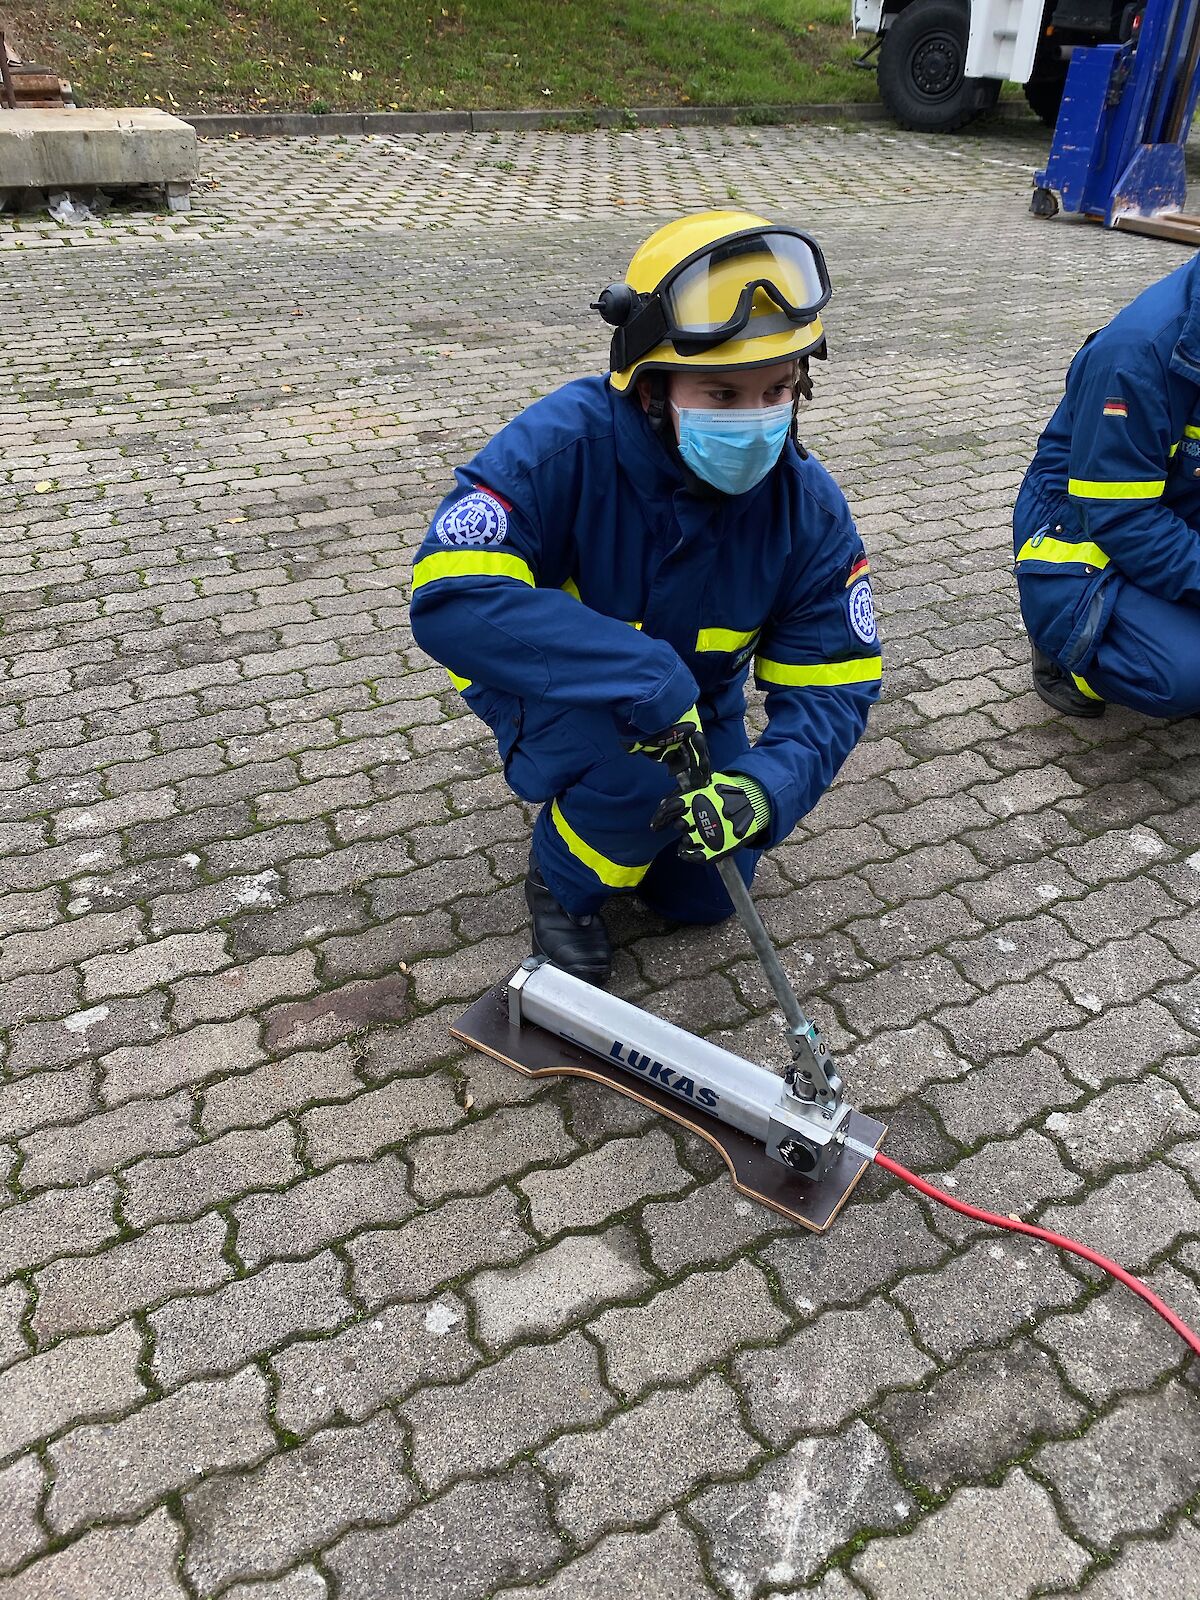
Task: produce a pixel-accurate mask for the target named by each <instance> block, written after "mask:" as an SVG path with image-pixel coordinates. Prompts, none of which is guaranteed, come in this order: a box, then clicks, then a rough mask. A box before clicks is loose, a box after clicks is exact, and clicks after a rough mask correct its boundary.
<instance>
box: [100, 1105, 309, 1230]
mask: <svg viewBox="0 0 1200 1600" xmlns="http://www.w3.org/2000/svg"><path fill="white" fill-rule="evenodd" d="M300 1172H301V1167H300V1162H299V1159H298V1157H297V1155H296V1130H295V1128H293V1127H292V1125H291V1123H290V1122H276V1123H274V1124H273V1125H272V1126H271V1127H269V1128H264V1129H262V1130H258V1129H250V1130H246V1131H238V1132H235V1133H226V1134H222V1135H221V1136H220V1137H219V1138H217V1139H213V1140H211V1141H210V1142H208V1143H205V1144H200V1145H197V1146H196V1147H195V1148H194V1149H192V1150H188V1151H187V1152H186V1153H185V1154H183V1155H180V1156H155V1157H152V1158H151V1159H150V1160H148V1161H137V1162H135V1163H134V1165H133V1166H132V1167H129V1168H127V1170H126V1171H125V1172H124V1174H123V1175H122V1177H123V1184H124V1189H125V1215H126V1217H127V1218H128V1220H129V1222H130V1223H131V1224H132V1226H133V1227H135V1228H144V1227H147V1226H149V1225H150V1224H151V1223H154V1222H159V1221H161V1220H163V1219H166V1218H173V1217H194V1216H198V1215H199V1214H200V1213H201V1212H202V1211H207V1210H209V1209H210V1208H211V1207H212V1206H215V1205H219V1204H220V1203H221V1202H222V1201H228V1200H230V1199H232V1198H233V1197H234V1196H235V1195H239V1194H244V1193H245V1192H246V1191H247V1190H252V1189H266V1188H269V1187H271V1186H273V1185H276V1184H282V1183H288V1182H290V1181H291V1179H293V1178H296V1177H299V1175H300Z"/></svg>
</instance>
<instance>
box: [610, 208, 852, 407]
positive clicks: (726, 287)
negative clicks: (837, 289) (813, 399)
mask: <svg viewBox="0 0 1200 1600" xmlns="http://www.w3.org/2000/svg"><path fill="white" fill-rule="evenodd" d="M831 292H832V291H831V289H830V284H829V273H828V270H827V269H826V266H825V258H824V256H823V255H822V254H821V250H820V246H819V245H818V244H817V242H816V240H815V239H813V238H811V237H810V236H809V235H808V234H807V233H802V232H801V231H800V230H799V229H798V228H787V227H776V226H775V225H774V224H773V223H770V222H768V221H767V220H766V218H765V217H757V216H755V215H754V214H753V213H752V212H750V211H700V212H697V213H696V214H695V215H694V216H690V217H680V218H679V219H678V220H677V221H675V222H668V223H667V224H666V226H665V227H662V228H659V230H658V232H657V233H653V234H651V236H650V237H649V239H647V240H646V242H645V244H643V245H642V246H641V247H640V248H639V249H638V250H637V251H636V253H635V254H634V257H633V260H632V261H631V262H630V263H629V271H628V272H627V273H626V274H625V281H624V283H612V284H609V286H608V288H607V289H605V290H604V291H603V293H602V294H601V295H600V297H599V299H598V300H595V301H594V302H593V304H592V309H593V310H595V311H599V313H600V315H601V316H602V317H603V318H604V320H605V321H606V322H609V323H611V324H612V325H613V326H614V328H615V330H616V331H615V332H614V334H613V339H612V350H611V353H610V356H609V367H610V369H611V370H610V378H609V381H610V382H611V384H612V386H613V388H614V389H616V390H618V391H619V392H621V393H624V392H625V391H626V390H627V389H629V387H630V386H631V385H632V384H633V382H634V381H635V379H636V378H637V376H638V374H639V373H641V372H646V371H655V370H663V369H671V368H678V367H684V368H687V367H690V368H692V369H693V370H695V371H700V372H712V371H715V370H717V369H719V368H721V367H769V366H772V365H774V364H775V363H776V362H779V361H788V360H794V359H795V358H797V357H799V356H805V355H810V354H812V353H814V352H818V353H819V349H820V347H821V346H822V345H823V344H824V339H825V335H824V331H823V330H822V328H821V322H820V318H819V317H818V315H817V313H818V312H819V311H820V309H821V307H822V306H824V305H825V303H826V301H827V300H828V299H829V296H830V293H831Z"/></svg>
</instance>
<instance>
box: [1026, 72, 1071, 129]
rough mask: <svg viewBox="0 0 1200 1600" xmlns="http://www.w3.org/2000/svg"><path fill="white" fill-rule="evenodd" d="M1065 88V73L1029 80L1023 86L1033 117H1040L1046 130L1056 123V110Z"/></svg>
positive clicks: (1060, 102) (1060, 103)
mask: <svg viewBox="0 0 1200 1600" xmlns="http://www.w3.org/2000/svg"><path fill="white" fill-rule="evenodd" d="M1066 86H1067V75H1066V73H1065V72H1059V73H1055V74H1054V76H1053V77H1049V78H1030V80H1029V82H1028V83H1027V84H1026V85H1025V98H1026V100H1027V101H1028V102H1029V109H1030V110H1031V111H1032V112H1033V114H1034V116H1035V117H1040V118H1041V119H1042V121H1043V122H1044V123H1045V124H1046V126H1047V127H1048V128H1052V127H1053V126H1054V124H1055V123H1056V122H1057V121H1058V108H1059V106H1061V105H1062V97H1063V90H1064V89H1065V88H1066Z"/></svg>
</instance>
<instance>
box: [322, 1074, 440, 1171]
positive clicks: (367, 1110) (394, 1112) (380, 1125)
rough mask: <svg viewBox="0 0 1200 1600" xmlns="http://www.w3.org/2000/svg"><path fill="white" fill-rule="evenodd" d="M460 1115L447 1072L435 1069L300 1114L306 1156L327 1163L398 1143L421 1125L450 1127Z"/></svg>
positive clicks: (418, 1130) (406, 1138)
mask: <svg viewBox="0 0 1200 1600" xmlns="http://www.w3.org/2000/svg"><path fill="white" fill-rule="evenodd" d="M462 1117H463V1110H462V1107H461V1106H460V1105H459V1103H458V1101H457V1099H456V1097H455V1094H454V1086H453V1084H452V1082H451V1081H450V1078H449V1076H448V1075H447V1074H445V1073H440V1072H438V1073H433V1074H431V1075H430V1076H429V1077H427V1078H404V1079H399V1080H397V1081H395V1082H393V1083H389V1084H385V1085H384V1086H383V1088H380V1089H370V1090H367V1091H366V1092H365V1093H363V1094H360V1095H358V1096H357V1098H356V1099H353V1100H347V1101H345V1102H344V1103H342V1104H340V1105H329V1106H317V1107H316V1108H315V1109H314V1110H312V1111H309V1112H306V1113H305V1115H304V1116H303V1117H302V1118H301V1119H300V1120H301V1126H302V1127H303V1129H304V1138H305V1145H306V1148H307V1150H308V1155H309V1159H310V1160H311V1161H312V1163H313V1164H314V1166H318V1167H329V1166H333V1165H334V1164H335V1163H336V1162H339V1161H353V1160H354V1159H355V1157H357V1156H369V1155H374V1154H375V1153H376V1151H378V1150H383V1149H386V1148H387V1147H388V1146H391V1145H400V1144H404V1143H405V1142H406V1141H407V1140H408V1139H410V1138H411V1137H412V1135H413V1134H415V1133H418V1132H424V1131H425V1130H426V1129H430V1128H448V1127H452V1126H453V1125H454V1124H455V1123H456V1122H459V1121H461V1120H462Z"/></svg>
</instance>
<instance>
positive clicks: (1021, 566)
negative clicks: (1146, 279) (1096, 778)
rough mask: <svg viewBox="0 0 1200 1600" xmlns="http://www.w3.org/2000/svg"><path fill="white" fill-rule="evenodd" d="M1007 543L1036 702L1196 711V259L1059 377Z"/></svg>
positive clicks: (1130, 308)
mask: <svg viewBox="0 0 1200 1600" xmlns="http://www.w3.org/2000/svg"><path fill="white" fill-rule="evenodd" d="M1013 528H1014V535H1015V549H1016V558H1017V568H1016V570H1017V582H1018V585H1019V588H1020V593H1021V611H1022V614H1023V616H1024V618H1025V626H1026V628H1027V629H1028V632H1029V636H1030V639H1031V640H1032V642H1033V683H1034V688H1035V689H1036V690H1037V692H1038V694H1040V695H1041V697H1042V699H1043V700H1045V701H1046V702H1047V703H1048V704H1049V705H1052V706H1054V707H1055V709H1056V710H1059V711H1062V712H1065V713H1066V714H1067V715H1068V716H1078V717H1088V716H1092V717H1096V716H1101V715H1102V714H1103V712H1104V706H1105V703H1106V702H1107V701H1109V700H1111V701H1113V702H1114V703H1115V704H1117V705H1122V706H1129V707H1132V709H1133V710H1135V711H1141V712H1144V713H1145V714H1146V715H1148V716H1152V717H1173V716H1188V715H1192V714H1194V713H1195V712H1198V711H1200V256H1196V257H1193V259H1192V260H1191V261H1189V262H1187V263H1186V264H1185V265H1184V266H1182V267H1179V268H1177V270H1176V271H1174V272H1172V273H1171V275H1170V276H1169V277H1167V278H1164V279H1163V280H1162V282H1161V283H1156V284H1154V285H1153V286H1152V287H1151V288H1149V289H1146V290H1145V291H1144V292H1143V293H1142V294H1140V295H1139V296H1138V297H1137V299H1136V300H1134V301H1133V302H1132V303H1131V304H1129V305H1127V306H1126V307H1125V309H1124V310H1123V311H1120V312H1118V314H1117V315H1116V316H1115V317H1114V318H1113V320H1112V321H1111V322H1110V323H1109V324H1108V326H1107V327H1105V328H1101V329H1100V331H1099V332H1098V333H1094V334H1092V336H1091V338H1089V339H1088V340H1087V342H1086V343H1085V344H1084V346H1083V348H1082V349H1081V350H1080V351H1079V354H1078V355H1077V356H1076V357H1075V359H1074V361H1072V363H1071V366H1070V368H1069V370H1068V372H1067V382H1066V393H1065V394H1064V396H1063V398H1062V400H1061V402H1060V403H1059V406H1058V409H1057V410H1056V411H1055V413H1054V415H1053V416H1052V417H1051V419H1050V422H1049V424H1048V425H1047V427H1046V430H1045V432H1044V433H1043V434H1042V437H1041V438H1040V439H1039V441H1038V447H1037V454H1036V455H1035V456H1034V459H1033V463H1032V465H1031V466H1030V468H1029V471H1028V473H1027V474H1026V476H1025V481H1024V483H1023V484H1022V486H1021V492H1020V495H1019V496H1018V497H1017V504H1016V509H1015V512H1014V516H1013Z"/></svg>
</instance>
